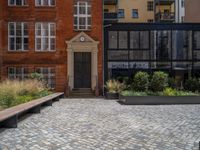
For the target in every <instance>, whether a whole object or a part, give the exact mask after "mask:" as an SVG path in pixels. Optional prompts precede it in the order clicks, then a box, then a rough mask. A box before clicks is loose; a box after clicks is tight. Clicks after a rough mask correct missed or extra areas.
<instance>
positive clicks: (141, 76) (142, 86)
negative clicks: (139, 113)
mask: <svg viewBox="0 0 200 150" xmlns="http://www.w3.org/2000/svg"><path fill="white" fill-rule="evenodd" d="M148 87H149V75H148V73H146V72H141V71H140V72H137V73H136V74H135V76H134V79H133V83H132V88H133V89H134V90H135V91H146V90H148Z"/></svg>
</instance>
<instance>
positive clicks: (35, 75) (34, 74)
mask: <svg viewBox="0 0 200 150" xmlns="http://www.w3.org/2000/svg"><path fill="white" fill-rule="evenodd" d="M29 78H30V79H36V80H38V81H42V80H43V76H42V74H39V73H37V72H34V73H31V74H30V76H29Z"/></svg>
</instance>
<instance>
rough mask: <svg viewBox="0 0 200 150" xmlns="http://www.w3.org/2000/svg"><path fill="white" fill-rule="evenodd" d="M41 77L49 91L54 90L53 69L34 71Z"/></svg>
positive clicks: (42, 68) (40, 68)
mask: <svg viewBox="0 0 200 150" xmlns="http://www.w3.org/2000/svg"><path fill="white" fill-rule="evenodd" d="M35 71H36V72H37V73H39V74H41V75H42V78H43V79H44V81H45V82H46V84H47V86H48V87H49V88H51V89H54V88H55V82H56V79H55V68H53V67H38V68H36V70H35Z"/></svg>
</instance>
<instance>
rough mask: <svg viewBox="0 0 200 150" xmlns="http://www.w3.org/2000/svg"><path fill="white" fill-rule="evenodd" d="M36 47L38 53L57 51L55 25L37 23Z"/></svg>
mask: <svg viewBox="0 0 200 150" xmlns="http://www.w3.org/2000/svg"><path fill="white" fill-rule="evenodd" d="M35 47H36V51H54V50H55V49H56V25H55V23H36V25H35Z"/></svg>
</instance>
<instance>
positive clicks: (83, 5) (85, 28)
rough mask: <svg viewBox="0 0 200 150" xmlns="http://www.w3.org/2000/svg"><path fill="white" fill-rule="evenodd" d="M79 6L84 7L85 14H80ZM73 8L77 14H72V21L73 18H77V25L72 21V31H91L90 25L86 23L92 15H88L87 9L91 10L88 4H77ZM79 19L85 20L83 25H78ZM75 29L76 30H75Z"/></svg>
mask: <svg viewBox="0 0 200 150" xmlns="http://www.w3.org/2000/svg"><path fill="white" fill-rule="evenodd" d="M80 6H82V7H85V8H84V9H85V14H81V13H80ZM74 7H76V9H77V13H76V12H74V20H75V18H77V24H75V21H74V29H75V30H90V29H91V24H89V23H88V18H91V19H92V15H91V12H90V14H89V12H88V10H89V8H90V9H91V5H90V4H88V2H77V3H76V4H75V5H74ZM80 18H84V19H85V25H80V22H79V21H80ZM75 27H76V28H75ZM80 27H84V28H83V29H81V28H80Z"/></svg>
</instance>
